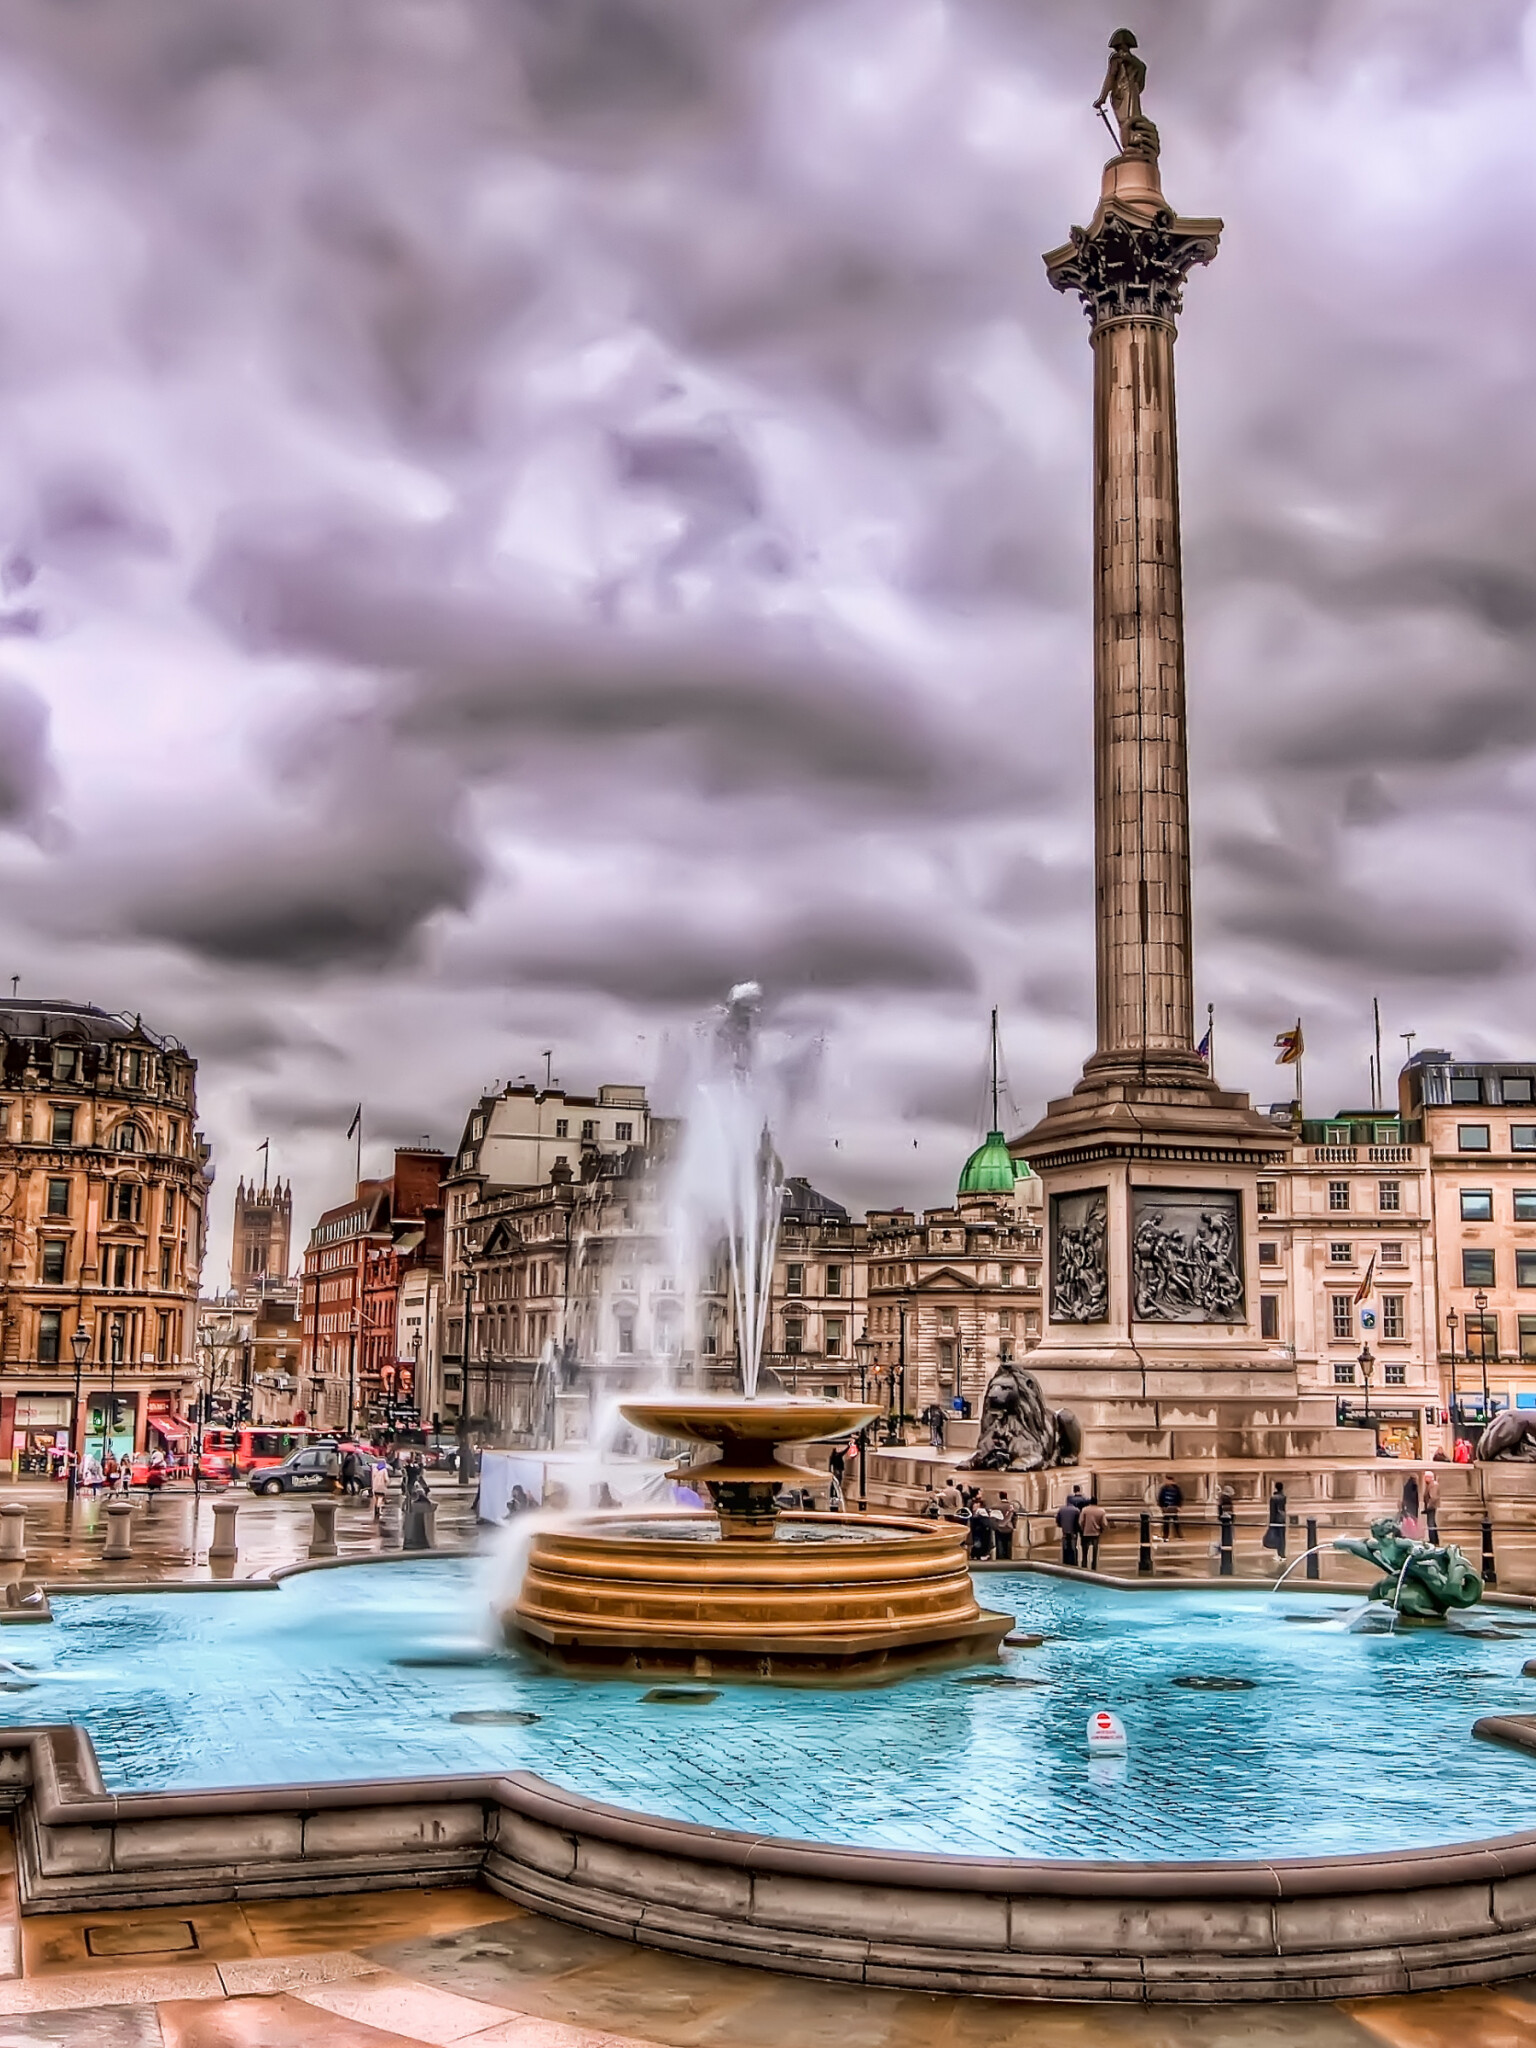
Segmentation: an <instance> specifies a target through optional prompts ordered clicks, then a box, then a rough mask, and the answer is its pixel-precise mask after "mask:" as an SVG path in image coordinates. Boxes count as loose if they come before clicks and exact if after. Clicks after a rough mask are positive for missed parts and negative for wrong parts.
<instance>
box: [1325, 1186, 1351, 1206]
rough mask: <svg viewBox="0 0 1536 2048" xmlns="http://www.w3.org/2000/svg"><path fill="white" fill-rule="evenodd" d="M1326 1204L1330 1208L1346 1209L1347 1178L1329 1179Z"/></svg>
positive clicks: (1347, 1194)
mask: <svg viewBox="0 0 1536 2048" xmlns="http://www.w3.org/2000/svg"><path fill="white" fill-rule="evenodd" d="M1328 1206H1329V1208H1330V1209H1347V1208H1348V1207H1349V1182H1348V1181H1347V1180H1331V1181H1329V1183H1328Z"/></svg>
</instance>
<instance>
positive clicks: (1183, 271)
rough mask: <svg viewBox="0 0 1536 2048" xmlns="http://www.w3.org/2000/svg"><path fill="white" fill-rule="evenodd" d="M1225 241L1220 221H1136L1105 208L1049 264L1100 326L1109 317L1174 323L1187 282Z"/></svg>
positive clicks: (1161, 213)
mask: <svg viewBox="0 0 1536 2048" xmlns="http://www.w3.org/2000/svg"><path fill="white" fill-rule="evenodd" d="M1220 240H1221V222H1220V221H1219V220H1181V219H1179V218H1178V217H1177V216H1176V215H1175V214H1173V213H1171V212H1169V211H1167V210H1166V209H1159V210H1158V211H1157V212H1155V213H1152V214H1150V216H1149V215H1147V214H1146V213H1143V214H1142V215H1141V217H1139V218H1134V217H1132V216H1131V215H1130V214H1129V213H1128V212H1121V211H1119V210H1118V209H1117V208H1114V207H1110V206H1102V205H1101V206H1100V208H1099V211H1098V213H1097V214H1096V215H1095V216H1094V221H1093V225H1092V226H1091V227H1087V228H1073V230H1072V239H1071V240H1070V241H1069V242H1067V243H1065V244H1064V245H1063V246H1062V247H1061V248H1059V249H1053V250H1052V251H1051V252H1050V254H1049V255H1048V256H1047V257H1046V259H1045V270H1046V275H1047V276H1048V277H1049V278H1050V280H1051V283H1052V284H1053V285H1055V287H1056V289H1057V291H1059V292H1076V293H1077V295H1078V296H1079V298H1080V299H1081V300H1082V302H1083V310H1084V312H1086V313H1087V315H1088V318H1089V320H1090V322H1091V323H1092V325H1093V326H1095V327H1098V326H1099V325H1100V324H1101V323H1102V322H1104V321H1106V320H1130V319H1142V320H1164V321H1166V322H1168V324H1169V325H1170V326H1171V325H1172V324H1173V322H1174V320H1175V319H1176V318H1177V317H1178V313H1179V310H1180V308H1181V306H1182V304H1183V299H1184V280H1185V278H1186V277H1187V276H1188V275H1189V273H1190V271H1191V270H1193V268H1194V267H1195V265H1196V264H1197V263H1209V262H1210V261H1211V258H1212V257H1213V256H1214V255H1215V254H1216V249H1217V245H1218V243H1219V242H1220Z"/></svg>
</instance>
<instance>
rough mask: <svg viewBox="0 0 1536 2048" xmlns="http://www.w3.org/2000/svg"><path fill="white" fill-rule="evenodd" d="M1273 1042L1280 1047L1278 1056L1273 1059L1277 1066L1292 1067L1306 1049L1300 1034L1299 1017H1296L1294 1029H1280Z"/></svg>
mask: <svg viewBox="0 0 1536 2048" xmlns="http://www.w3.org/2000/svg"><path fill="white" fill-rule="evenodd" d="M1275 1043H1276V1045H1278V1046H1279V1048H1280V1056H1279V1058H1278V1059H1277V1060H1276V1061H1275V1065H1276V1066H1277V1067H1294V1066H1295V1065H1296V1064H1297V1063H1298V1061H1299V1060H1300V1059H1301V1056H1302V1054H1303V1053H1304V1052H1305V1051H1306V1049H1307V1048H1306V1044H1305V1042H1304V1040H1303V1039H1302V1035H1301V1019H1300V1018H1299V1017H1298V1018H1297V1019H1296V1029H1295V1030H1294V1031H1282V1032H1281V1033H1280V1035H1279V1037H1278V1038H1277V1039H1276V1040H1275Z"/></svg>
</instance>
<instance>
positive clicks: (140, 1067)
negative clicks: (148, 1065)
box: [123, 1048, 144, 1088]
mask: <svg viewBox="0 0 1536 2048" xmlns="http://www.w3.org/2000/svg"><path fill="white" fill-rule="evenodd" d="M123 1080H124V1081H125V1082H126V1083H127V1085H128V1086H129V1087H130V1088H138V1087H140V1086H141V1085H142V1083H143V1080H144V1055H143V1053H141V1052H139V1051H138V1050H137V1048H135V1050H134V1051H132V1052H128V1053H124V1055H123Z"/></svg>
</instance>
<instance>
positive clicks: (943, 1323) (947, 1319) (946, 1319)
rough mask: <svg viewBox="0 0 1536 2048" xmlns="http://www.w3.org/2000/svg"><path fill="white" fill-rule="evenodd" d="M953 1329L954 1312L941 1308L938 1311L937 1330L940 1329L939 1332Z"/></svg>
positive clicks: (950, 1309)
mask: <svg viewBox="0 0 1536 2048" xmlns="http://www.w3.org/2000/svg"><path fill="white" fill-rule="evenodd" d="M954 1327H955V1312H954V1310H953V1309H952V1308H941V1309H940V1310H939V1328H940V1329H941V1330H952V1329H953V1328H954Z"/></svg>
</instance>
